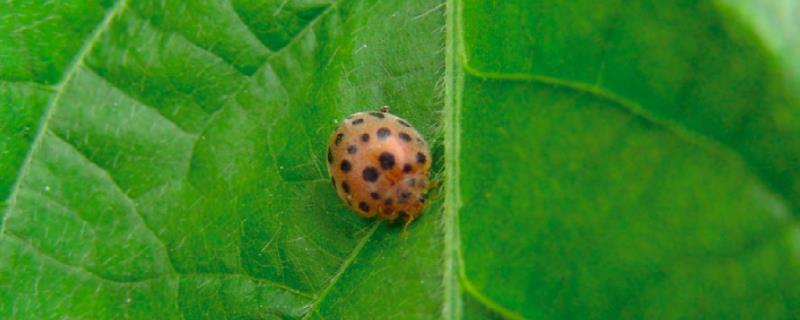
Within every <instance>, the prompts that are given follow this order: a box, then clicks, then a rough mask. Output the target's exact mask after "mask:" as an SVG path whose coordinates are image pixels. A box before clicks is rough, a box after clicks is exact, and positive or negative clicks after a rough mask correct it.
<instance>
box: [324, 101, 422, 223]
mask: <svg viewBox="0 0 800 320" xmlns="http://www.w3.org/2000/svg"><path fill="white" fill-rule="evenodd" d="M430 167H431V154H430V149H429V148H428V144H427V143H426V142H425V140H424V139H422V136H420V134H419V132H417V130H415V129H414V128H413V127H412V126H411V125H410V124H409V123H408V122H406V121H405V120H403V119H401V118H399V117H397V116H395V115H393V114H391V113H388V112H359V113H355V114H353V115H351V116H349V117H347V119H345V120H344V121H343V122H342V123H341V124H340V125H339V127H338V128H337V129H336V131H334V132H333V134H332V135H331V137H330V139H329V140H328V173H329V174H330V175H331V183H333V185H334V187H335V188H336V192H337V194H338V195H339V197H340V198H341V199H342V200H343V201H344V202H345V203H346V204H347V206H348V207H350V209H352V210H353V211H354V212H356V213H357V214H358V215H360V216H362V217H374V216H376V215H377V217H378V219H381V220H389V221H394V220H395V219H397V218H398V217H403V218H404V219H406V221H410V220H413V219H414V218H416V217H418V216H419V215H420V214H422V211H423V210H424V209H425V193H426V192H427V190H428V185H429V183H428V171H429V170H430Z"/></svg>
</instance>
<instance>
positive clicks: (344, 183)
mask: <svg viewBox="0 0 800 320" xmlns="http://www.w3.org/2000/svg"><path fill="white" fill-rule="evenodd" d="M342 190H344V193H350V185H349V184H347V181H342Z"/></svg>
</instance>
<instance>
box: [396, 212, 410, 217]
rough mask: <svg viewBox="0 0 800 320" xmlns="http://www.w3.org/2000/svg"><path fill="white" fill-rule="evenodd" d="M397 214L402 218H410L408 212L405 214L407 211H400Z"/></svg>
mask: <svg viewBox="0 0 800 320" xmlns="http://www.w3.org/2000/svg"><path fill="white" fill-rule="evenodd" d="M397 214H399V215H400V216H401V217H405V216H408V213H407V212H405V211H400V212H398V213H397Z"/></svg>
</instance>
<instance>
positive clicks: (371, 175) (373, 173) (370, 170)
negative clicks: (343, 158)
mask: <svg viewBox="0 0 800 320" xmlns="http://www.w3.org/2000/svg"><path fill="white" fill-rule="evenodd" d="M378 175H380V173H379V172H378V169H375V167H371V166H370V167H366V168H364V171H361V177H362V178H364V181H367V182H375V181H378Z"/></svg>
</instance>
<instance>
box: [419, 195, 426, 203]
mask: <svg viewBox="0 0 800 320" xmlns="http://www.w3.org/2000/svg"><path fill="white" fill-rule="evenodd" d="M417 200H419V202H420V203H425V196H419V198H417Z"/></svg>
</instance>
